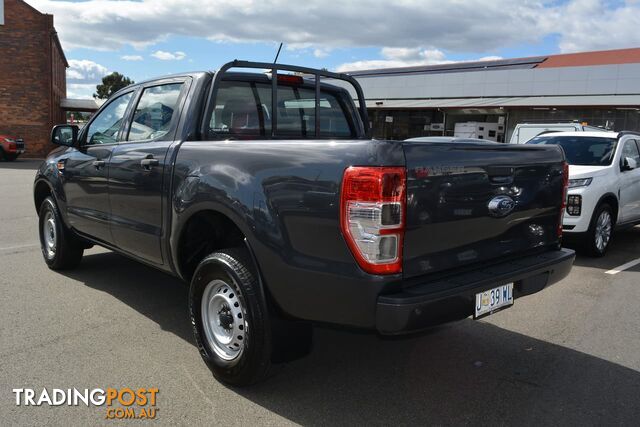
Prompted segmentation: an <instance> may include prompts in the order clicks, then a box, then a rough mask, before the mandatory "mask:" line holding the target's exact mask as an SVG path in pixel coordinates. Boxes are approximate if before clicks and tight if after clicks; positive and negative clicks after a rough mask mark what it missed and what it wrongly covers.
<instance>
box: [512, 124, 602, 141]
mask: <svg viewBox="0 0 640 427" xmlns="http://www.w3.org/2000/svg"><path fill="white" fill-rule="evenodd" d="M548 132H606V129H602V128H599V127H596V126H589V125H587V124H584V123H580V122H566V123H519V124H517V125H516V127H515V128H514V129H513V133H512V134H511V139H510V140H509V143H510V144H526V143H527V141H529V140H530V139H531V138H534V137H536V136H538V135H540V134H543V133H548Z"/></svg>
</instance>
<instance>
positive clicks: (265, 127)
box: [209, 80, 356, 138]
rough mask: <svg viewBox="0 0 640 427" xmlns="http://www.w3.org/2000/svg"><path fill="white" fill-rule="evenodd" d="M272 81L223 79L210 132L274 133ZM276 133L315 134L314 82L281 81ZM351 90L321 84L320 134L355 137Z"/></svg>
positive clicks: (234, 134)
mask: <svg viewBox="0 0 640 427" xmlns="http://www.w3.org/2000/svg"><path fill="white" fill-rule="evenodd" d="M271 93H272V92H271V83H266V82H255V81H253V82H252V81H233V80H231V81H222V82H221V84H220V87H219V89H218V93H217V96H216V105H215V108H214V109H213V113H212V115H211V118H210V120H209V128H210V135H212V136H213V135H216V136H218V137H220V136H222V137H230V138H232V137H238V138H242V137H246V138H249V137H251V138H253V137H269V136H271V127H272V117H273V114H274V112H273V111H271V110H272V102H271ZM277 99H278V103H277V111H276V112H275V114H277V128H276V130H277V136H279V137H286V138H313V137H315V88H314V87H313V85H295V84H291V85H288V84H281V83H279V84H278V91H277ZM350 103H351V100H350V99H349V98H348V93H347V92H345V91H343V90H341V89H337V88H336V90H328V89H326V88H321V91H320V102H319V108H320V112H319V121H320V137H323V138H327V137H330V138H352V137H354V136H355V135H356V132H355V127H354V122H353V118H354V114H355V110H353V109H352V108H351V104H350Z"/></svg>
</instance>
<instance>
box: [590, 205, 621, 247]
mask: <svg viewBox="0 0 640 427" xmlns="http://www.w3.org/2000/svg"><path fill="white" fill-rule="evenodd" d="M613 226H614V219H613V209H611V207H610V206H609V205H608V204H606V203H604V204H602V205H600V206H598V208H597V209H596V210H595V212H594V214H593V218H591V224H590V226H589V230H588V231H587V234H586V242H585V243H586V248H587V251H588V253H589V255H591V256H595V257H602V256H604V254H605V253H606V252H607V249H608V248H609V243H610V242H611V237H612V235H613Z"/></svg>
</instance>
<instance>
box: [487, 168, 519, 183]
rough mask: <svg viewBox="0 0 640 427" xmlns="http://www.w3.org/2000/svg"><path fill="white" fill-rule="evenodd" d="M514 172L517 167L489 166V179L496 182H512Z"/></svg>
mask: <svg viewBox="0 0 640 427" xmlns="http://www.w3.org/2000/svg"><path fill="white" fill-rule="evenodd" d="M514 173H515V168H514V167H512V166H489V167H488V168H487V175H489V180H490V181H491V182H494V183H496V184H511V183H512V182H513V175H514Z"/></svg>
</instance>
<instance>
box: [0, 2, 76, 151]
mask: <svg viewBox="0 0 640 427" xmlns="http://www.w3.org/2000/svg"><path fill="white" fill-rule="evenodd" d="M2 3H4V8H3V5H2ZM0 9H4V14H3V13H2V11H1V10H0V134H6V135H10V136H13V137H20V138H23V139H24V141H25V147H26V150H27V151H26V153H25V157H44V156H45V155H46V154H47V153H48V152H49V151H50V150H51V149H52V148H53V146H52V145H51V144H50V143H49V134H50V132H51V127H52V126H53V125H54V124H58V123H65V116H64V112H63V111H62V109H61V108H60V101H61V100H62V99H63V98H66V94H67V84H66V68H67V67H68V66H69V64H68V63H67V59H66V58H65V56H64V52H63V50H62V46H61V45H60V40H59V39H58V35H57V33H56V30H55V28H54V27H53V16H52V15H47V14H43V13H40V12H38V11H37V10H36V9H34V8H33V7H31V6H29V5H28V4H27V3H25V2H24V1H22V0H0ZM3 15H4V20H3V19H2V17H3ZM3 21H4V22H3Z"/></svg>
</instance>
